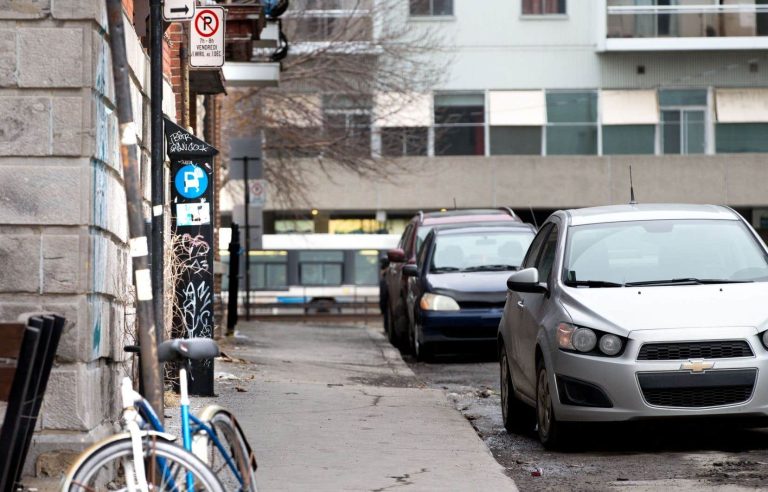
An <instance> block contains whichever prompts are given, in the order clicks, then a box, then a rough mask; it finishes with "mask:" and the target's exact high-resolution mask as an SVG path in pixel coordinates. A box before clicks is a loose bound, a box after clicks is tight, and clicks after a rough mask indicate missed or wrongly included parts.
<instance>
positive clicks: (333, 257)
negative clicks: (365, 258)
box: [299, 251, 344, 262]
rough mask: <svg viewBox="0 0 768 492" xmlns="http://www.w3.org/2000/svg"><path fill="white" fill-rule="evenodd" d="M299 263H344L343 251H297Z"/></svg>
mask: <svg viewBox="0 0 768 492" xmlns="http://www.w3.org/2000/svg"><path fill="white" fill-rule="evenodd" d="M299 261H340V262H343V261H344V252H343V251H299Z"/></svg>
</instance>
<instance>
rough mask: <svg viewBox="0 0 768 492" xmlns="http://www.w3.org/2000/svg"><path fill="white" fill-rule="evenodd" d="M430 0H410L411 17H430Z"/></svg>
mask: <svg viewBox="0 0 768 492" xmlns="http://www.w3.org/2000/svg"><path fill="white" fill-rule="evenodd" d="M429 4H430V1H429V0H410V6H411V10H410V12H411V15H429Z"/></svg>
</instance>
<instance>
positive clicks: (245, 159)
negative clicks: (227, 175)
mask: <svg viewBox="0 0 768 492" xmlns="http://www.w3.org/2000/svg"><path fill="white" fill-rule="evenodd" d="M243 182H244V183H245V186H244V188H245V320H246V321H250V320H251V258H250V256H249V254H250V251H251V222H250V221H249V220H248V209H249V208H250V207H251V205H250V203H251V197H250V193H249V191H250V189H249V187H248V156H245V157H243Z"/></svg>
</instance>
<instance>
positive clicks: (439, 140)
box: [435, 126, 485, 155]
mask: <svg viewBox="0 0 768 492" xmlns="http://www.w3.org/2000/svg"><path fill="white" fill-rule="evenodd" d="M484 137H485V133H484V128H483V127H482V126H456V127H437V128H435V155H485V139H484Z"/></svg>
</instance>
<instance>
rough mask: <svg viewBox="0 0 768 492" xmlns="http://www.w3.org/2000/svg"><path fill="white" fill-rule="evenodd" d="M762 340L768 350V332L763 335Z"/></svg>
mask: <svg viewBox="0 0 768 492" xmlns="http://www.w3.org/2000/svg"><path fill="white" fill-rule="evenodd" d="M760 339H761V340H762V341H763V346H764V347H765V348H767V349H768V330H766V331H764V332H763V335H762V336H761V337H760Z"/></svg>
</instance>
